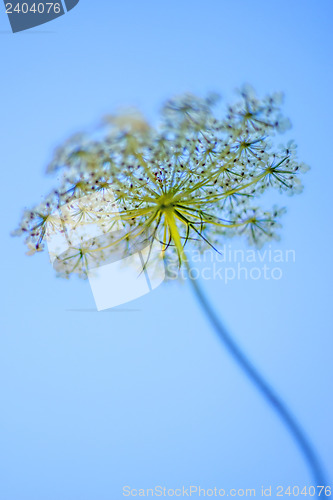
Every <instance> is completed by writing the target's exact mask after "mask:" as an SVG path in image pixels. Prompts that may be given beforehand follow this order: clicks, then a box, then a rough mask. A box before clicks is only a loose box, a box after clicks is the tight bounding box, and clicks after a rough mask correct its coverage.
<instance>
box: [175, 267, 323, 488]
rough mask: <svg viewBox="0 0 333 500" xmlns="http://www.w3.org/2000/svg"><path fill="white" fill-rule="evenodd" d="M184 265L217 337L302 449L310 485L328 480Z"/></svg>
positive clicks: (286, 411) (291, 420)
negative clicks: (307, 467)
mask: <svg viewBox="0 0 333 500" xmlns="http://www.w3.org/2000/svg"><path fill="white" fill-rule="evenodd" d="M185 265H186V267H187V271H188V277H189V279H190V283H191V285H192V288H193V291H194V293H195V295H196V297H197V299H198V301H199V303H200V305H201V307H202V309H203V310H204V312H205V313H206V315H207V317H208V319H209V321H210V323H211V324H212V326H213V328H214V330H215V332H216V333H217V335H218V337H219V338H220V340H221V341H222V343H223V344H224V346H225V347H226V348H227V350H228V351H229V353H230V354H231V355H232V357H233V358H234V360H235V361H236V362H237V363H238V364H239V365H240V367H241V368H242V370H243V371H244V372H245V374H246V375H247V377H248V378H249V379H250V380H251V381H252V382H253V383H254V385H255V386H256V387H257V389H258V390H259V391H260V392H261V394H262V395H263V396H264V397H265V399H266V400H267V401H268V402H269V404H270V405H271V406H272V407H273V409H274V411H275V412H276V413H277V415H278V416H279V417H280V419H281V420H282V421H283V423H284V424H285V426H286V427H287V429H288V430H289V432H290V434H291V436H292V437H293V439H294V440H295V442H296V443H297V445H298V447H299V448H300V450H301V452H302V453H303V456H304V459H305V460H306V462H307V464H308V466H309V468H310V470H311V473H312V478H313V480H314V486H326V485H327V484H328V483H327V481H326V479H325V475H324V473H323V470H322V467H321V465H320V462H319V460H318V458H317V456H316V453H315V452H314V450H313V448H312V445H311V444H310V442H309V440H308V438H307V436H306V434H305V433H304V432H303V430H302V428H301V427H300V426H299V424H298V422H297V421H296V420H295V418H294V417H293V415H292V414H291V413H290V411H289V409H288V408H287V407H286V405H285V404H284V403H283V401H281V399H280V398H279V396H277V394H276V393H275V391H274V390H273V389H272V388H271V387H270V385H269V384H268V383H267V382H266V381H265V379H264V378H263V377H262V376H261V375H260V373H259V372H258V371H257V370H256V368H255V367H254V366H253V365H252V363H251V362H250V361H249V360H248V358H247V357H246V356H245V354H244V353H243V352H242V351H241V349H240V348H239V347H238V345H237V344H236V343H235V341H234V340H233V339H232V337H231V336H230V335H229V333H228V332H227V330H226V329H225V327H224V325H223V324H222V322H221V321H220V319H219V318H218V316H217V315H216V313H215V311H214V309H213V308H212V306H211V305H210V303H209V301H208V300H207V298H206V296H205V294H204V292H203V290H202V289H201V287H200V286H199V284H198V281H197V280H196V279H194V278H192V277H191V267H190V265H189V263H188V261H187V259H185Z"/></svg>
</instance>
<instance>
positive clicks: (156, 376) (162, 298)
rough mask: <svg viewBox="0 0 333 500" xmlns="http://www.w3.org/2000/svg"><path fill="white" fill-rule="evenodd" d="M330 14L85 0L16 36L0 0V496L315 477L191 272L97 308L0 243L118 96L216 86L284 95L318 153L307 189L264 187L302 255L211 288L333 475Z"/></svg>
mask: <svg viewBox="0 0 333 500" xmlns="http://www.w3.org/2000/svg"><path fill="white" fill-rule="evenodd" d="M332 14H333V9H332V3H331V2H329V1H328V0H327V1H325V0H323V1H319V2H317V3H315V2H310V1H308V0H305V1H304V0H303V1H298V0H294V1H293V2H290V1H286V0H282V1H281V0H280V1H279V2H277V1H270V2H267V1H263V0H253V1H251V2H249V1H247V0H236V1H232V2H231V1H226V0H215V1H213V0H208V1H206V2H199V1H191V2H190V1H187V0H183V1H181V2H179V1H178V2H177V1H174V0H169V1H168V2H153V1H144V0H143V1H141V2H134V1H129V2H122V3H121V4H120V3H119V2H113V1H111V0H100V1H99V2H93V1H90V2H88V1H87V0H81V1H80V3H79V5H78V6H77V7H76V8H75V9H73V10H72V11H71V12H70V13H68V14H66V15H65V16H63V17H61V18H59V19H57V20H55V21H53V22H52V23H50V24H47V25H44V26H42V27H40V28H37V29H35V30H31V31H27V32H22V33H19V34H15V35H13V34H12V33H11V32H10V31H9V29H10V28H9V22H8V19H7V17H6V15H5V11H4V7H3V5H1V8H0V42H1V49H0V51H1V63H2V77H1V113H2V131H1V163H2V167H1V180H2V196H1V203H2V213H3V224H2V245H1V251H2V258H1V262H2V301H1V302H2V307H3V312H2V314H1V322H2V323H3V328H2V329H1V335H0V399H1V407H2V409H1V412H0V499H1V500H59V499H61V500H93V499H94V500H95V499H96V500H120V499H121V498H123V497H122V495H121V488H122V487H123V486H124V485H130V486H131V487H133V488H139V487H154V486H155V485H163V486H166V487H168V488H174V487H179V486H181V485H183V484H184V485H189V484H197V485H200V486H202V487H206V488H209V487H214V486H217V487H220V488H226V489H227V488H250V487H251V488H258V493H259V488H261V485H270V484H272V485H273V486H274V487H275V486H276V485H279V484H281V485H288V484H291V485H299V486H303V485H309V484H311V479H310V477H309V473H308V470H307V468H306V466H305V464H304V462H303V459H302V457H301V456H300V454H299V452H298V450H297V449H296V447H295V445H294V443H293V442H292V441H291V439H290V437H289V435H288V434H287V432H286V430H285V429H284V427H283V426H282V425H281V423H280V421H279V420H278V419H277V418H276V416H275V414H274V413H273V412H272V411H271V409H270V408H269V407H268V406H267V404H266V403H265V401H263V400H262V398H261V396H259V395H258V393H257V392H256V390H255V389H254V388H253V387H252V386H251V385H250V384H249V382H248V381H247V380H246V378H245V377H244V376H243V374H242V373H240V371H239V369H238V367H237V366H236V365H235V364H234V363H233V361H232V360H231V359H230V358H229V356H228V354H227V353H226V352H225V350H224V349H223V348H222V347H221V346H220V344H219V342H218V340H217V338H216V337H215V335H214V333H213V332H212V331H211V328H210V326H209V324H208V323H207V321H206V319H205V317H204V316H203V314H202V313H201V311H200V308H199V307H198V305H197V303H196V302H195V299H194V297H193V296H192V293H191V290H190V288H189V286H188V285H186V284H184V285H181V284H177V283H174V284H170V285H163V286H161V287H159V288H158V289H157V290H155V291H154V292H153V293H150V294H149V295H147V296H145V297H142V298H140V299H138V300H137V301H135V302H131V303H130V304H127V305H126V306H123V307H119V308H117V309H115V310H108V311H105V312H100V313H97V312H96V311H94V302H93V297H92V294H91V291H90V289H89V285H88V283H83V282H80V281H78V280H76V279H74V280H70V281H69V282H67V281H60V280H57V279H56V278H55V275H54V272H53V270H52V268H51V266H50V265H49V263H48V260H47V256H46V255H36V256H34V257H27V256H25V255H24V251H25V250H24V248H23V245H22V242H21V241H20V240H18V239H13V238H10V236H9V233H10V231H11V230H12V229H13V228H15V226H16V224H17V222H18V219H19V216H20V213H21V210H22V208H23V207H24V206H25V205H29V204H33V203H34V202H36V201H38V200H40V199H41V197H42V196H43V194H44V193H45V192H46V191H47V189H48V188H49V187H50V186H51V185H52V180H50V179H47V178H45V177H44V168H45V165H46V163H47V162H48V160H49V159H50V158H51V155H52V151H53V148H54V147H55V146H56V145H58V144H59V143H61V141H62V140H64V139H66V138H67V137H68V135H69V134H71V133H72V132H75V131H77V130H79V129H82V128H84V127H88V126H90V125H93V124H94V123H96V122H97V121H98V119H99V118H100V116H101V115H103V114H105V113H107V112H110V111H111V112H112V111H114V110H115V109H116V108H117V107H118V106H119V105H136V106H139V107H140V108H142V110H143V111H144V112H145V113H146V114H147V116H148V117H149V118H150V119H154V117H156V115H157V111H158V109H159V107H160V105H161V103H162V102H163V100H164V99H165V98H167V97H169V96H172V95H173V94H178V93H181V92H183V91H187V90H190V91H193V92H197V93H200V94H204V93H205V92H207V91H209V90H216V91H218V92H221V93H222V95H223V96H224V97H225V98H226V99H227V98H228V97H231V96H232V92H233V90H234V88H235V87H237V86H239V85H241V84H242V83H244V82H250V83H251V84H252V85H253V86H254V87H255V88H256V89H257V90H258V92H259V93H261V94H263V93H266V92H270V91H274V90H283V91H284V92H285V94H286V103H285V106H284V110H285V112H286V114H287V115H288V116H289V117H290V118H291V120H292V122H293V129H292V131H291V132H290V133H288V138H289V137H293V138H294V139H295V140H296V142H297V143H298V145H299V154H300V156H301V158H302V159H303V160H304V161H306V162H307V163H308V164H310V165H311V166H312V170H311V171H310V172H309V173H308V174H307V175H306V178H305V179H304V181H305V184H306V187H305V191H304V193H303V194H302V196H298V197H294V198H287V199H279V196H274V201H279V203H281V204H282V205H283V204H286V205H287V207H288V213H287V215H286V216H285V217H284V228H283V231H282V240H281V242H280V243H279V244H278V245H275V246H274V248H281V249H294V250H295V252H296V262H295V263H293V264H286V265H285V266H284V267H283V273H284V274H283V279H281V280H280V281H273V280H259V281H250V280H248V281H245V280H240V281H233V282H232V283H229V284H228V285H225V284H224V283H221V282H220V281H219V280H215V281H207V282H205V283H204V286H205V289H206V291H207V294H208V295H209V296H210V297H211V300H212V301H213V303H214V304H215V306H216V308H217V310H218V311H219V312H220V314H221V316H222V317H223V318H224V320H225V323H226V324H227V325H228V327H229V329H230V331H231V332H232V333H233V334H234V336H235V338H237V339H238V341H239V343H240V344H241V345H242V346H243V348H244V349H245V350H246V352H247V353H248V354H249V356H250V357H251V359H252V360H253V362H254V363H255V364H256V365H257V366H258V367H260V369H261V371H262V372H263V373H264V374H265V375H266V377H267V379H268V380H269V381H270V382H271V383H272V384H273V385H274V387H275V388H276V389H277V390H278V392H279V393H280V394H281V395H282V396H283V398H284V400H285V401H286V402H287V403H288V404H289V405H290V406H291V407H292V409H293V411H294V413H295V415H296V416H297V417H298V419H299V420H300V421H301V423H302V425H303V427H304V428H305V429H306V430H307V431H308V434H309V435H310V436H311V439H312V441H313V442H314V443H315V444H316V448H317V450H318V452H319V454H320V456H321V457H322V459H323V462H324V463H325V465H326V470H327V473H328V474H330V475H331V477H332V475H333V470H332V468H333V467H332V466H333V451H332V450H333V433H332V424H331V422H332V418H333V404H332V374H333V368H332V347H333V344H332V339H331V331H332V314H331V295H332V257H331V254H332V232H331V226H332V223H331V203H332V201H331V200H332V185H333V175H332V159H331V154H330V153H331V143H332V116H333V107H332V88H333V81H332V76H333V72H332V67H331V64H330V61H331V57H332V35H331V20H332ZM272 201H273V200H272ZM226 243H227V244H229V242H226ZM233 245H234V247H235V248H238V243H237V242H233ZM272 496H274V494H273V495H272Z"/></svg>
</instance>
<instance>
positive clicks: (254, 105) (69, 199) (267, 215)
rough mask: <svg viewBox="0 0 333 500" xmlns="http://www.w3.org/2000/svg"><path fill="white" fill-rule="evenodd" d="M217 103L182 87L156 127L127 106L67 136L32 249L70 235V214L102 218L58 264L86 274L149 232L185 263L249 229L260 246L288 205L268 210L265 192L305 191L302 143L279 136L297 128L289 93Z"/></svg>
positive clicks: (26, 226)
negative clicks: (282, 141)
mask: <svg viewBox="0 0 333 500" xmlns="http://www.w3.org/2000/svg"><path fill="white" fill-rule="evenodd" d="M217 101H218V96H217V95H215V94H214V95H209V96H208V97H207V98H204V99H202V98H199V97H196V96H194V95H192V94H185V95H181V96H179V97H176V98H174V99H171V100H169V101H168V102H167V103H166V104H165V105H164V107H163V109H162V112H161V117H160V121H159V123H158V126H157V127H155V128H154V127H151V126H150V125H149V124H148V123H147V122H146V120H145V119H144V118H143V117H142V116H141V115H140V114H139V113H138V112H132V113H124V114H121V115H119V116H109V117H107V118H106V119H105V120H104V121H103V126H102V127H101V128H99V129H98V130H96V131H95V132H94V133H93V134H91V135H90V136H89V135H86V134H80V135H75V136H74V137H73V138H71V139H70V140H69V141H67V142H66V143H65V144H64V145H63V146H62V147H60V148H59V149H58V150H57V151H56V152H55V155H54V159H53V160H52V162H51V163H50V165H49V166H48V172H49V173H52V172H57V173H58V174H59V184H58V186H57V188H56V189H55V190H54V191H53V192H52V193H51V194H50V195H49V196H48V197H47V198H46V200H45V203H42V204H41V205H39V206H36V207H34V208H33V209H31V210H29V211H26V212H25V214H24V216H23V219H22V221H21V225H20V230H19V232H23V233H25V234H26V236H27V237H26V243H27V245H28V247H29V249H30V253H31V248H35V249H36V250H40V249H41V248H43V244H44V240H45V238H47V236H48V235H50V234H52V233H54V232H64V233H66V229H65V227H64V219H65V222H66V224H67V223H68V224H72V225H74V226H77V225H81V224H98V225H99V226H100V228H102V233H103V235H102V236H101V237H99V238H92V239H90V243H89V242H88V243H87V241H84V242H82V244H76V245H74V246H73V248H71V249H70V250H69V251H68V252H67V253H66V255H63V256H60V260H62V262H61V263H60V262H59V257H58V262H57V266H56V267H57V268H58V270H60V271H61V270H62V274H65V275H66V276H68V275H70V274H71V273H74V272H78V273H79V274H80V275H82V276H85V274H86V271H87V266H88V265H89V260H94V261H96V259H97V260H98V259H102V258H105V255H106V254H110V253H112V252H117V253H118V254H119V251H120V248H121V249H122V251H123V252H124V256H125V255H126V252H128V249H129V247H130V246H132V245H135V244H136V242H137V241H138V240H140V239H141V240H142V239H145V241H146V243H147V244H148V245H153V243H154V242H155V241H158V242H160V243H161V254H160V257H161V258H163V259H168V258H170V257H171V258H172V257H173V256H176V258H177V259H178V262H179V265H180V266H181V265H182V264H183V263H184V258H185V250H186V247H187V245H189V243H191V245H195V246H197V247H198V248H200V249H201V250H205V249H206V248H209V247H212V248H214V249H216V250H217V251H218V248H219V242H220V241H221V240H222V239H223V238H225V237H227V236H234V235H246V236H247V238H248V241H249V243H250V244H253V245H256V246H261V245H263V244H264V243H265V242H266V241H269V240H271V239H273V238H277V237H278V235H277V229H278V228H279V226H280V225H279V220H280V217H281V215H282V213H283V210H281V209H279V208H276V207H274V208H273V209H271V210H266V209H263V208H262V207H260V205H258V201H257V200H258V198H259V196H260V195H261V194H262V193H263V192H264V191H266V190H267V189H271V188H275V189H278V190H280V191H286V192H287V193H290V194H293V193H295V192H299V191H300V190H301V182H300V178H299V176H300V173H301V172H303V171H305V170H306V168H307V167H306V166H305V165H304V164H303V163H300V162H299V161H298V160H297V157H296V149H295V145H294V144H293V143H291V142H289V143H288V144H287V145H285V146H281V147H277V146H275V144H274V141H272V139H274V137H275V136H276V134H278V133H280V132H282V131H284V130H285V129H286V128H288V126H289V122H288V120H286V119H285V118H283V116H282V115H281V112H280V104H281V95H280V94H273V95H271V96H268V97H265V98H264V99H258V98H257V97H256V96H255V94H254V91H253V90H252V89H251V88H250V87H244V88H243V89H241V91H240V100H239V102H237V103H236V104H234V105H232V106H229V107H228V108H227V111H226V115H225V116H224V117H223V118H219V117H217V116H216V115H215V114H214V107H215V106H216V103H217ZM94 194H96V197H95V198H94V196H93V195H94ZM87 200H89V201H87ZM64 206H66V209H65V208H64ZM116 206H117V209H115V207H116ZM59 210H60V211H61V214H60V213H59ZM57 211H58V215H56V212H57ZM64 212H65V213H64ZM119 219H120V220H121V223H122V226H121V227H122V232H121V235H119V238H115V237H114V229H115V226H117V224H119ZM118 229H119V228H118ZM70 243H71V242H69V246H70ZM64 259H65V260H64Z"/></svg>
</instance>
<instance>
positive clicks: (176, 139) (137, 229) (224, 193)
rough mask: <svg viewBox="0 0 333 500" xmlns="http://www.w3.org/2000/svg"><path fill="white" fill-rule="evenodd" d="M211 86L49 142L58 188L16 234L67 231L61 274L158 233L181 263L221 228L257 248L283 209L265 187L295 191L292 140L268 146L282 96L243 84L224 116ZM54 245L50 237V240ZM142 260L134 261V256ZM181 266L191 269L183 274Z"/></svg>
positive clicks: (251, 371)
mask: <svg viewBox="0 0 333 500" xmlns="http://www.w3.org/2000/svg"><path fill="white" fill-rule="evenodd" d="M217 101H218V96H217V95H215V94H213V95H209V96H208V97H206V98H204V99H202V98H199V97H196V96H194V95H192V94H186V95H182V96H179V97H176V98H174V99H171V100H169V101H168V102H167V103H166V104H165V106H164V107H163V109H162V111H161V117H160V121H159V123H158V125H157V127H152V126H150V125H149V124H148V123H147V122H146V120H145V119H144V118H143V117H142V116H141V115H140V114H139V113H138V112H134V113H133V112H132V113H123V114H121V115H118V116H109V117H106V119H104V121H103V124H102V126H101V127H99V128H98V129H97V130H96V131H95V132H94V133H92V134H79V135H75V136H73V137H71V138H70V139H69V140H68V141H67V142H66V143H65V144H64V145H63V146H61V147H60V148H58V149H57V151H56V152H55V155H54V158H53V160H52V162H51V163H50V165H49V166H48V169H47V171H48V172H49V173H54V172H56V173H57V174H58V186H57V187H56V188H55V189H54V191H52V192H51V193H50V194H49V195H48V196H47V197H46V198H45V201H44V202H43V203H41V204H39V205H37V206H35V207H33V208H32V209H29V210H26V211H25V212H24V214H23V217H22V220H21V224H20V227H19V228H18V230H17V231H15V234H25V235H26V240H25V241H26V244H27V246H28V253H29V254H32V253H35V252H36V251H41V250H42V249H43V247H44V241H45V240H47V239H48V238H53V239H54V236H56V237H58V238H59V241H60V242H61V240H64V239H65V240H66V251H64V252H62V253H61V254H60V255H56V257H55V259H54V267H55V268H56V270H57V271H58V273H59V274H60V275H62V276H66V277H68V276H69V275H71V274H72V273H77V274H78V275H79V276H82V277H85V276H86V275H87V273H88V271H90V270H91V269H93V268H94V267H98V266H99V265H102V264H103V263H104V262H105V261H107V260H108V259H110V258H111V259H112V258H116V259H122V258H125V257H126V256H127V255H130V254H131V253H133V251H137V250H138V249H140V248H142V247H143V246H144V247H145V248H147V247H150V251H148V258H147V260H149V259H151V258H152V257H153V256H154V258H156V252H153V251H151V250H152V248H153V245H154V244H155V243H156V242H157V243H158V244H159V245H160V248H161V251H160V252H159V255H158V258H159V259H163V260H168V259H170V258H171V259H173V258H176V259H177V261H178V264H179V269H180V267H181V266H182V265H185V266H186V268H187V269H189V262H188V260H187V254H186V253H185V252H186V249H187V246H188V245H191V246H197V247H198V248H199V249H201V250H202V251H204V250H205V249H207V248H210V247H212V248H214V249H215V250H216V251H218V248H219V244H220V242H221V241H222V240H223V239H224V238H225V237H227V236H234V235H246V236H247V239H248V242H249V243H250V244H251V245H255V246H261V245H263V244H264V243H265V242H267V241H269V240H271V239H273V238H277V237H278V234H277V230H278V229H279V227H280V218H281V215H282V214H283V212H284V209H281V208H278V207H275V206H274V207H273V208H272V209H266V208H263V207H262V206H261V205H260V204H259V203H258V201H259V198H260V196H261V195H262V194H263V193H264V192H266V191H267V190H269V189H277V190H278V191H280V192H285V193H288V194H293V193H299V192H300V191H301V190H302V184H301V180H300V174H301V173H302V172H305V171H306V170H307V169H308V167H307V166H306V165H305V164H304V163H301V162H299V161H298V160H297V156H296V146H295V144H294V143H293V142H288V143H287V144H286V145H283V146H277V145H276V135H277V134H279V133H281V132H284V131H285V130H286V129H288V128H289V126H290V123H289V121H288V120H287V119H285V118H284V117H283V116H282V114H281V111H280V105H281V102H282V97H281V94H273V95H271V96H267V97H265V98H263V99H259V98H257V97H256V95H255V93H254V91H253V90H252V89H251V88H250V87H248V86H247V87H244V88H243V89H241V90H240V100H239V101H238V102H236V103H235V104H234V105H232V106H229V107H228V108H227V110H226V113H225V116H224V117H222V118H219V117H218V116H216V114H215V113H214V107H215V106H216V103H217ZM60 246H61V244H60ZM142 265H143V266H144V264H142ZM189 275H190V273H189ZM190 282H191V283H192V286H193V289H194V291H195V293H196V296H197V298H198V300H199V302H200V304H201V306H202V308H203V310H204V311H205V312H206V314H207V316H208V318H209V320H210V321H211V324H212V326H213V327H214V329H215V331H216V332H217V334H218V336H219V337H220V339H221V340H222V342H223V343H224V345H225V346H226V347H227V349H228V350H229V352H230V354H231V355H232V356H233V357H234V359H235V360H236V361H237V362H238V363H239V365H240V366H241V368H242V369H243V370H244V372H245V373H246V374H247V376H248V377H249V378H250V379H251V380H252V382H254V384H255V385H256V386H257V388H258V389H259V390H260V391H261V392H262V394H263V395H264V396H265V398H266V399H267V400H268V401H269V403H270V404H271V405H272V407H273V408H274V410H275V411H276V412H277V414H278V415H279V416H280V418H281V420H282V421H283V422H284V423H285V425H286V426H287V428H288V429H289V431H290V432H291V434H292V436H293V438H294V439H295V441H296V442H297V443H298V445H299V447H300V449H301V451H302V453H303V454H304V457H305V458H306V460H307V461H308V464H309V466H310V468H311V471H312V473H313V477H314V481H315V484H317V485H324V484H326V483H325V479H324V476H323V473H322V470H321V466H320V463H319V461H318V459H317V457H316V455H315V453H314V451H313V450H312V447H311V445H310V444H309V442H308V440H307V438H306V436H305V434H304V433H303V432H302V430H301V428H300V427H299V425H298V424H297V422H296V421H295V419H294V418H293V416H292V415H291V413H290V412H289V410H288V409H287V408H286V406H285V405H284V404H283V402H282V401H281V400H280V399H279V397H278V396H277V395H276V394H275V392H274V391H273V390H272V389H271V387H270V386H269V385H268V384H267V382H266V381H265V380H264V379H263V378H262V377H261V375H260V374H259V373H258V372H257V370H256V369H255V368H254V366H253V365H252V363H251V362H249V361H248V359H247V357H246V356H245V355H244V354H243V353H242V351H241V350H240V349H239V347H238V346H237V345H236V344H235V342H234V340H233V339H232V337H231V336H230V335H229V334H228V332H227V331H226V330H225V328H224V327H223V324H222V323H221V321H220V320H219V318H218V317H217V315H216V314H215V311H214V310H213V309H212V307H211V305H210V304H209V301H208V300H207V299H206V297H205V295H204V293H203V291H202V290H201V288H200V286H199V284H198V283H197V281H196V280H194V279H192V278H191V277H190Z"/></svg>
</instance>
